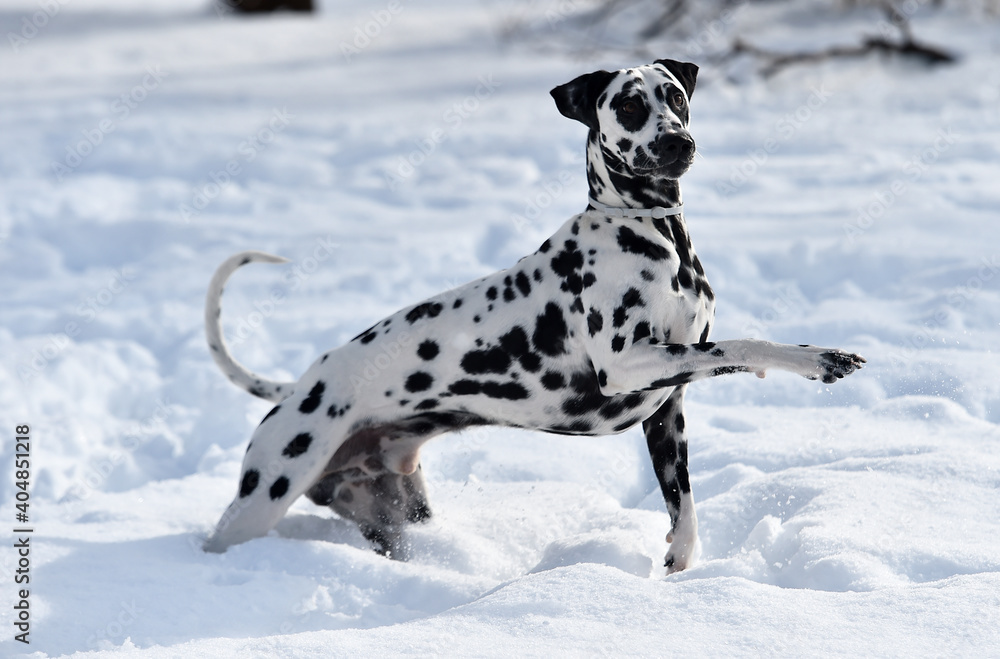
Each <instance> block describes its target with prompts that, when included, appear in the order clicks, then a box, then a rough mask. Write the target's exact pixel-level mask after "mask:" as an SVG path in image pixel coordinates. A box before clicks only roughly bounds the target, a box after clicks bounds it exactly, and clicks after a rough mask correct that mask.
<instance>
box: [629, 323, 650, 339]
mask: <svg viewBox="0 0 1000 659" xmlns="http://www.w3.org/2000/svg"><path fill="white" fill-rule="evenodd" d="M649 335H650V331H649V323H647V322H646V321H642V322H640V323H636V326H635V331H633V332H632V343H638V342H639V341H642V340H643V339H645V338H646V337H647V336H649Z"/></svg>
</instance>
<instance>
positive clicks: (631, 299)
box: [622, 288, 646, 309]
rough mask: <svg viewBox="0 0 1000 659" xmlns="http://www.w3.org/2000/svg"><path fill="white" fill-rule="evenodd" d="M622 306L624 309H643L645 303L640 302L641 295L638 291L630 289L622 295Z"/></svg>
mask: <svg viewBox="0 0 1000 659" xmlns="http://www.w3.org/2000/svg"><path fill="white" fill-rule="evenodd" d="M622 306H623V307H625V308H626V309H629V308H631V307H643V306H646V303H645V302H643V301H642V295H641V294H640V293H639V291H638V289H635V288H630V289H628V290H627V291H625V294H624V295H622Z"/></svg>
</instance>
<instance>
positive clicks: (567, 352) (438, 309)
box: [205, 60, 865, 572]
mask: <svg viewBox="0 0 1000 659" xmlns="http://www.w3.org/2000/svg"><path fill="white" fill-rule="evenodd" d="M697 72H698V67H697V66H695V65H694V64H689V63H682V62H676V61H673V60H657V61H656V62H654V63H652V64H649V65H645V66H639V67H636V68H631V69H625V70H621V71H613V72H609V71H596V72H594V73H590V74H587V75H582V76H580V77H578V78H576V79H575V80H573V81H571V82H569V83H567V84H565V85H561V86H559V87H556V88H555V89H553V90H552V96H553V97H554V98H555V102H556V106H557V107H558V109H559V111H560V112H561V113H562V114H563V115H565V116H566V117H569V118H570V119H575V120H577V121H580V122H582V123H583V124H584V125H585V126H587V128H588V129H589V131H590V132H589V136H588V139H587V179H588V183H589V187H590V199H589V205H588V206H587V209H586V210H585V211H584V212H582V213H580V214H579V215H576V216H575V217H572V218H570V219H569V220H568V221H567V222H566V223H565V224H564V225H563V226H562V227H561V228H560V229H559V230H558V231H557V232H556V233H555V234H554V235H552V237H551V238H549V239H548V240H546V241H545V242H543V243H542V245H541V246H540V247H539V248H538V250H537V251H536V252H535V253H534V254H530V255H528V256H526V257H524V258H522V259H521V260H520V261H518V262H517V264H516V265H514V266H512V267H511V268H509V269H507V270H503V271H500V272H497V273H495V274H492V275H490V276H488V277H484V278H482V279H479V280H477V281H473V282H470V283H468V284H466V285H464V286H460V287H458V288H455V289H453V290H450V291H447V292H445V293H442V294H440V295H438V296H436V297H432V298H430V299H428V300H426V301H424V302H421V303H420V304H417V305H414V306H412V307H408V308H405V309H403V310H401V311H399V312H397V313H396V314H394V315H392V316H389V317H388V318H385V319H384V320H380V321H379V322H377V323H375V324H374V325H372V326H371V327H370V328H368V329H366V330H365V331H364V332H362V333H361V334H359V335H358V336H356V337H355V338H354V339H352V340H351V341H350V342H348V343H347V344H346V345H343V346H341V347H339V348H336V349H334V350H331V351H329V352H327V353H325V354H323V355H322V356H321V357H319V359H317V360H316V361H315V362H314V363H313V364H312V366H310V367H309V369H308V370H307V371H306V372H305V374H303V375H302V377H301V378H300V379H299V380H298V381H297V382H274V381H271V380H268V379H265V378H263V377H261V376H259V375H255V374H253V373H251V372H249V371H248V370H247V369H245V368H244V367H243V366H241V365H240V364H238V363H237V362H236V361H235V360H234V358H233V357H232V356H231V355H230V353H229V352H228V350H227V348H226V344H225V342H224V340H223V335H222V329H221V326H220V300H221V296H222V291H223V287H224V285H225V283H226V281H227V279H228V278H229V277H230V275H231V274H232V273H233V272H234V271H236V269H237V268H239V267H241V266H243V265H246V264H249V263H279V262H283V261H284V259H281V258H279V257H275V256H270V255H267V254H264V253H261V252H245V253H242V254H237V255H236V256H233V257H232V258H230V259H228V260H227V261H225V262H224V263H223V264H222V265H221V266H220V267H219V269H218V271H217V272H216V273H215V276H214V278H213V279H212V281H211V284H210V289H209V293H208V299H207V302H206V308H205V320H206V327H207V334H208V342H209V347H210V348H211V353H212V355H213V357H214V359H215V361H216V363H217V364H218V365H219V366H220V367H221V368H222V370H223V371H224V372H225V374H226V375H227V376H228V377H229V379H230V380H232V381H233V382H234V383H235V384H236V385H238V386H240V387H242V388H244V389H246V390H247V391H248V392H250V393H252V394H254V395H256V396H260V397H261V398H265V399H267V400H270V401H273V402H275V403H276V405H275V407H274V409H272V410H271V411H270V412H268V413H267V415H266V416H265V417H264V419H263V420H262V421H261V423H260V425H259V426H258V427H257V429H256V430H255V431H254V433H253V436H252V438H251V441H250V445H249V447H248V448H247V452H246V456H245V457H244V459H243V466H242V470H241V476H240V480H239V487H238V491H237V494H236V497H235V499H234V500H233V502H232V504H231V505H230V506H229V508H228V509H227V510H226V511H225V513H224V514H223V516H222V518H221V520H220V521H219V523H218V525H217V527H216V529H215V531H214V533H213V534H212V535H211V537H209V539H208V540H207V542H206V544H205V548H206V549H207V550H209V551H214V552H222V551H224V550H225V549H226V548H227V547H229V546H231V545H234V544H236V543H241V542H245V541H247V540H250V539H251V538H256V537H258V536H261V535H264V534H266V533H267V532H268V531H269V530H270V529H271V528H272V527H274V526H275V524H277V522H278V521H279V520H280V519H281V518H282V516H283V515H284V514H285V511H286V510H287V509H288V507H289V505H290V504H291V503H292V502H293V501H295V500H296V499H297V498H298V497H299V496H301V495H303V494H304V495H306V496H307V497H309V499H311V500H312V501H313V502H314V503H316V504H318V505H325V506H330V508H332V509H333V511H334V512H336V513H337V514H338V515H339V516H340V517H342V518H344V519H348V520H353V521H354V522H355V523H357V525H358V526H359V528H360V530H361V532H362V533H363V534H364V536H365V537H366V538H367V539H368V540H369V541H371V542H372V544H373V545H374V547H375V549H376V550H377V551H379V552H380V553H383V554H386V555H388V556H390V557H392V558H399V559H403V558H405V557H406V553H407V547H406V543H405V541H404V538H403V535H402V531H403V528H404V527H405V526H406V525H407V524H408V523H414V522H420V521H422V520H426V519H428V518H429V517H430V516H431V510H430V507H429V506H428V502H427V494H426V490H425V483H424V477H423V474H422V472H421V468H420V448H421V446H423V444H424V442H426V441H428V440H429V439H431V438H433V437H436V436H437V435H441V434H443V433H446V432H451V431H456V430H461V429H463V428H469V427H472V426H479V425H484V424H490V425H499V426H508V427H514V428H527V429H532V430H538V431H543V432H550V433H560V434H568V435H605V434H611V433H620V432H623V431H625V430H627V429H629V428H631V427H633V426H635V425H636V424H640V423H641V424H642V429H643V431H644V432H645V435H646V440H647V443H648V446H649V455H650V458H651V459H652V462H653V468H654V470H655V472H656V476H657V479H658V480H659V484H660V488H661V489H662V492H663V497H664V500H665V501H666V509H667V511H668V513H669V515H670V530H669V533H668V534H667V542H668V543H669V548H668V551H667V554H666V567H667V570H668V572H675V571H678V570H683V569H685V568H687V567H689V566H690V565H692V563H693V562H694V561H695V560H696V557H697V554H698V551H699V543H698V523H697V517H696V515H695V507H694V498H693V497H692V494H691V484H690V481H689V477H688V450H687V447H688V443H687V436H686V434H685V419H684V392H685V388H686V385H687V384H688V383H689V382H694V381H695V380H700V379H703V378H709V377H714V376H718V375H725V374H730V373H741V372H746V373H755V374H757V375H758V376H760V377H763V376H764V373H765V371H767V370H768V369H781V370H785V371H790V372H792V373H797V374H799V375H801V376H803V377H806V378H808V379H810V380H817V379H818V380H822V381H823V382H826V383H832V382H835V381H836V380H837V379H838V378H843V377H844V376H846V375H848V374H850V373H852V372H854V371H855V370H857V369H858V368H860V367H861V365H862V364H863V363H864V361H865V360H864V359H863V358H862V357H860V356H858V355H855V354H850V353H847V352H843V351H841V350H836V349H825V348H817V347H812V346H798V345H795V346H793V345H781V344H775V343H770V342H767V341H761V340H732V341H720V342H718V343H713V342H710V341H709V332H710V331H711V328H712V321H713V317H714V310H715V295H714V294H713V292H712V288H711V287H710V286H709V284H708V281H707V279H706V278H705V270H704V268H703V267H702V264H701V262H700V261H699V260H698V257H697V256H696V255H695V251H694V248H693V247H692V245H691V239H690V237H689V236H688V230H687V227H686V224H685V220H684V215H683V213H682V205H681V192H680V187H679V185H678V178H680V176H681V175H682V174H684V173H685V172H686V171H687V170H688V168H689V167H690V166H691V163H692V161H693V158H694V153H695V143H694V140H693V139H692V137H691V135H690V133H689V132H688V123H689V120H690V114H689V103H690V100H691V94H692V92H693V91H694V87H695V79H696V76H697ZM375 365H377V366H375ZM360 382H363V383H364V385H365V386H359V383H360Z"/></svg>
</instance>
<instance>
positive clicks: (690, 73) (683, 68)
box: [655, 59, 698, 100]
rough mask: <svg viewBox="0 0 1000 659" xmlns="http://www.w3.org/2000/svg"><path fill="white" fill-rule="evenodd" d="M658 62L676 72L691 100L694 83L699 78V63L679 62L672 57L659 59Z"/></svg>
mask: <svg viewBox="0 0 1000 659" xmlns="http://www.w3.org/2000/svg"><path fill="white" fill-rule="evenodd" d="M655 63H656V64H662V65H663V66H665V67H666V68H667V71H670V72H671V73H672V74H674V77H675V78H677V79H678V80H679V81H680V83H681V86H682V87H684V91H685V92H686V93H687V95H688V100H691V94H693V93H694V83H695V81H696V80H697V79H698V65H697V64H691V63H690V62H678V61H677V60H672V59H658V60H656V62H655Z"/></svg>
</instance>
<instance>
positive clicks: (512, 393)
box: [448, 380, 530, 400]
mask: <svg viewBox="0 0 1000 659" xmlns="http://www.w3.org/2000/svg"><path fill="white" fill-rule="evenodd" d="M448 391H450V392H451V393H453V394H455V395H456V396H475V395H477V394H480V393H481V394H483V395H484V396H489V397H490V398H503V399H506V400H523V399H525V398H528V397H529V396H530V394H529V393H528V390H527V389H525V388H524V387H522V386H521V385H520V384H518V383H517V382H494V381H492V380H487V381H486V382H478V381H476V380H459V381H457V382H454V383H452V384H451V386H449V387H448Z"/></svg>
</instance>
